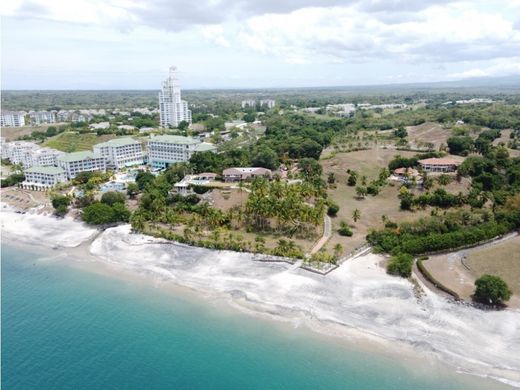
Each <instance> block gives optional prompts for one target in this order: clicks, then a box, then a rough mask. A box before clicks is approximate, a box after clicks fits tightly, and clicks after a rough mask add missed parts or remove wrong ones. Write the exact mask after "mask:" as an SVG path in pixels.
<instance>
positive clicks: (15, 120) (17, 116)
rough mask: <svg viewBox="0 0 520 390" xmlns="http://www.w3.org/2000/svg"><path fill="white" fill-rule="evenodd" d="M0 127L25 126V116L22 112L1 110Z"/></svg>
mask: <svg viewBox="0 0 520 390" xmlns="http://www.w3.org/2000/svg"><path fill="white" fill-rule="evenodd" d="M0 126H1V127H22V126H25V116H24V114H23V112H13V111H3V112H2V113H1V114H0Z"/></svg>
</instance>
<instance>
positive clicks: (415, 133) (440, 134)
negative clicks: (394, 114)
mask: <svg viewBox="0 0 520 390" xmlns="http://www.w3.org/2000/svg"><path fill="white" fill-rule="evenodd" d="M406 130H407V131H408V142H409V143H410V144H411V145H412V146H415V147H418V146H420V144H421V143H432V144H433V145H434V149H435V150H439V147H440V146H441V145H446V141H447V139H448V138H449V137H451V136H452V132H451V129H445V128H443V127H442V125H440V124H439V123H432V122H427V123H423V124H421V125H418V126H409V127H407V128H406Z"/></svg>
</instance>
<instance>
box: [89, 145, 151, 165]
mask: <svg viewBox="0 0 520 390" xmlns="http://www.w3.org/2000/svg"><path fill="white" fill-rule="evenodd" d="M93 149H94V153H96V154H99V155H100V156H103V157H105V158H106V160H107V166H108V167H109V168H115V169H120V168H124V167H129V166H133V165H141V164H143V162H144V160H143V148H142V146H141V143H140V142H138V141H136V140H135V139H133V138H130V137H124V138H115V139H111V140H110V141H107V142H103V143H100V144H97V145H94V148H93Z"/></svg>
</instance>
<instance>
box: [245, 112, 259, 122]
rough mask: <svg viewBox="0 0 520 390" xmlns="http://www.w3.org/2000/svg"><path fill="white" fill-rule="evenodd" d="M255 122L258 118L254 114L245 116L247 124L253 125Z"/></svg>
mask: <svg viewBox="0 0 520 390" xmlns="http://www.w3.org/2000/svg"><path fill="white" fill-rule="evenodd" d="M255 120H256V116H255V114H254V113H252V112H248V113H246V114H244V121H246V122H247V123H252V122H254V121H255Z"/></svg>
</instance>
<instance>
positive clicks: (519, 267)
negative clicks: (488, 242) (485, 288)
mask: <svg viewBox="0 0 520 390" xmlns="http://www.w3.org/2000/svg"><path fill="white" fill-rule="evenodd" d="M466 264H467V265H468V267H469V268H471V273H472V274H473V275H474V276H475V278H478V277H480V276H482V275H484V274H491V275H498V276H500V277H501V278H502V279H504V280H505V281H506V283H507V284H508V285H509V287H510V288H511V290H513V293H515V294H520V237H515V238H513V239H510V240H508V241H504V242H501V243H500V244H497V245H494V246H491V247H487V248H483V249H476V250H474V251H469V252H468V254H467V260H466Z"/></svg>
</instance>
